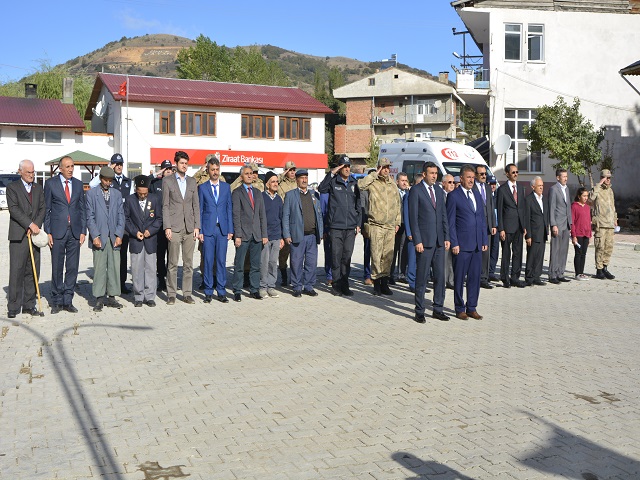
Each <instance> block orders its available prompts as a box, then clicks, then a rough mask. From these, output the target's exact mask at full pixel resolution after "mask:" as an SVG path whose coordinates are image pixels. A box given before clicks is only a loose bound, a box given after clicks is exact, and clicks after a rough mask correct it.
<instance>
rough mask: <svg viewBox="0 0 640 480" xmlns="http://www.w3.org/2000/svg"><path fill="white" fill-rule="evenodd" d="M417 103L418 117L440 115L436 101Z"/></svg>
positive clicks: (420, 101) (419, 101) (418, 101)
mask: <svg viewBox="0 0 640 480" xmlns="http://www.w3.org/2000/svg"><path fill="white" fill-rule="evenodd" d="M416 103H417V105H416V108H417V112H418V115H436V114H437V113H438V108H437V107H436V101H435V100H417V101H416Z"/></svg>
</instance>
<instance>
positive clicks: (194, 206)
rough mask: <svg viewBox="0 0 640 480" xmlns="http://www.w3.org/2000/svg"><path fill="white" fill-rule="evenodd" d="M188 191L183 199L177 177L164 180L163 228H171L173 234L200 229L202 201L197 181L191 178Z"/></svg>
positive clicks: (188, 180)
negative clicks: (199, 196)
mask: <svg viewBox="0 0 640 480" xmlns="http://www.w3.org/2000/svg"><path fill="white" fill-rule="evenodd" d="M185 178H186V179H187V189H186V191H185V194H184V198H182V194H181V193H180V187H179V186H178V180H176V176H175V175H168V176H166V177H164V179H163V180H162V228H163V229H164V230H166V229H167V228H170V229H171V230H172V231H173V232H184V231H186V232H187V233H191V232H193V231H194V229H196V228H197V229H200V201H199V199H198V190H197V184H196V181H195V180H194V179H193V178H192V177H189V176H185Z"/></svg>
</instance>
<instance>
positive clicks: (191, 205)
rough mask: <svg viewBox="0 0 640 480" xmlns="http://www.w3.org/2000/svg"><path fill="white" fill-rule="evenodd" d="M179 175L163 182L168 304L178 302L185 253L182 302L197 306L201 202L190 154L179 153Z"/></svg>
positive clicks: (167, 178) (174, 159)
mask: <svg viewBox="0 0 640 480" xmlns="http://www.w3.org/2000/svg"><path fill="white" fill-rule="evenodd" d="M173 161H174V163H175V164H176V173H175V175H168V176H166V177H164V179H163V180H162V224H163V228H164V232H165V235H166V236H167V240H168V241H169V265H168V267H167V296H168V299H167V305H174V304H175V303H176V291H177V290H178V260H179V259H180V251H182V295H183V297H182V301H183V302H184V303H196V302H195V301H194V300H193V298H192V297H191V291H192V287H193V250H194V249H195V245H196V239H197V238H198V234H199V233H200V200H199V199H198V185H197V183H196V181H195V179H193V178H191V177H188V176H187V168H188V166H189V155H187V154H186V152H183V151H178V152H176V154H175V156H174V158H173Z"/></svg>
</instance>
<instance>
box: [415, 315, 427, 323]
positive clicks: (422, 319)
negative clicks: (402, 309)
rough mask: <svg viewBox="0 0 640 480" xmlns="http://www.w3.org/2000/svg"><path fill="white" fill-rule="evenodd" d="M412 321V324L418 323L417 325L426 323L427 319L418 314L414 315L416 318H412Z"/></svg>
mask: <svg viewBox="0 0 640 480" xmlns="http://www.w3.org/2000/svg"><path fill="white" fill-rule="evenodd" d="M413 321H414V322H418V323H426V322H427V319H426V318H424V315H421V314H419V313H416V316H415V317H413Z"/></svg>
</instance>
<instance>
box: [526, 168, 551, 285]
mask: <svg viewBox="0 0 640 480" xmlns="http://www.w3.org/2000/svg"><path fill="white" fill-rule="evenodd" d="M531 189H532V190H533V191H532V192H531V193H530V194H529V195H527V198H526V206H527V214H526V229H527V234H526V236H525V242H526V243H527V266H526V269H525V273H524V279H525V283H526V284H527V286H531V285H540V286H544V285H546V283H545V282H543V281H542V280H541V279H540V275H542V263H543V261H544V249H545V245H546V242H547V237H548V234H549V220H548V216H549V212H548V208H547V207H545V205H544V199H543V196H542V191H543V190H544V183H543V181H542V178H540V177H536V178H534V179H533V180H531Z"/></svg>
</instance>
